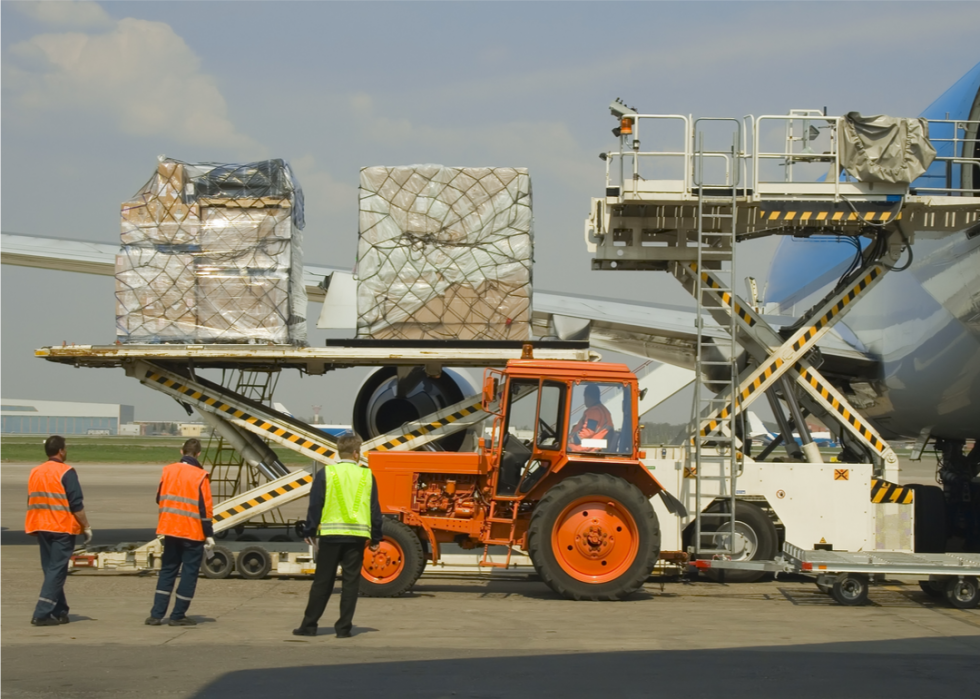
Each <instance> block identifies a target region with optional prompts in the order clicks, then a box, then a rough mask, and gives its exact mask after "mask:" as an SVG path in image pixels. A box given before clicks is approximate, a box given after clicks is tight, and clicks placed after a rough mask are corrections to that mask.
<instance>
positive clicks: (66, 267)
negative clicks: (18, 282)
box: [0, 233, 353, 327]
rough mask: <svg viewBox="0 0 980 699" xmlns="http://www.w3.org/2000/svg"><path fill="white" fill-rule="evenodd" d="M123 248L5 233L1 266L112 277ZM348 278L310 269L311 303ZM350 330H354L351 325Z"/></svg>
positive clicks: (306, 272)
mask: <svg viewBox="0 0 980 699" xmlns="http://www.w3.org/2000/svg"><path fill="white" fill-rule="evenodd" d="M118 252H119V246H118V245H113V244H110V243H93V242H90V241H86V240H70V239H66V238H45V237H40V236H30V235H18V234H15V233H3V234H2V235H0V263H2V264H5V265H16V266H19V267H35V268H38V269H54V270H60V271H63V272H79V273H82V274H100V275H105V276H108V277H111V276H113V275H115V273H116V253H118ZM334 273H337V274H347V275H350V271H349V270H343V269H340V268H339V267H325V266H319V265H307V266H306V267H305V268H304V275H303V281H304V282H305V284H306V293H307V295H308V296H309V298H310V301H317V302H322V301H323V300H324V298H325V297H326V291H325V290H324V288H323V280H324V279H325V278H327V277H329V276H330V275H331V274H334ZM348 327H353V325H350V326H348Z"/></svg>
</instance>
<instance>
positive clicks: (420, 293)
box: [357, 165, 533, 340]
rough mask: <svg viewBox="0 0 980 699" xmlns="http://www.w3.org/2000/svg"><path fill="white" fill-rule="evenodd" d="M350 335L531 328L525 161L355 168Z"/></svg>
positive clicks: (514, 332)
mask: <svg viewBox="0 0 980 699" xmlns="http://www.w3.org/2000/svg"><path fill="white" fill-rule="evenodd" d="M359 229H360V238H359V241H358V254H357V315H358V319H357V335H358V337H362V338H373V339H405V340H432V339H441V340H447V339H459V340H523V339H529V338H530V336H531V264H532V256H533V232H532V211H531V179H530V177H529V176H528V173H527V170H526V169H524V168H504V167H501V168H467V167H443V166H440V165H414V166H407V167H369V168H364V169H362V170H361V182H360V216H359Z"/></svg>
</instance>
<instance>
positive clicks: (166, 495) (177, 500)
mask: <svg viewBox="0 0 980 699" xmlns="http://www.w3.org/2000/svg"><path fill="white" fill-rule="evenodd" d="M200 454H201V442H200V440H198V439H188V440H187V441H186V442H184V446H183V448H182V449H181V458H180V461H178V462H177V463H175V464H170V465H169V466H167V467H165V468H164V469H163V475H162V476H161V477H160V487H159V488H157V505H158V506H159V518H158V520H157V535H158V536H163V557H162V558H161V566H160V576H159V578H158V579H157V589H156V594H155V596H154V599H153V608H152V609H151V610H150V616H149V617H147V619H146V624H147V625H148V626H160V624H162V623H163V617H164V616H166V614H167V607H169V606H170V595H171V593H172V592H173V589H174V584H175V583H176V581H177V574H178V573H180V585H178V586H177V601H176V602H174V608H173V611H172V612H171V613H170V625H171V626H194V625H195V624H197V622H196V621H194V620H193V619H191V618H190V617H188V616H187V609H188V607H190V606H191V600H192V599H194V590H195V589H197V575H198V573H199V572H200V570H201V560H202V559H203V558H204V554H205V550H206V549H207V550H210V549H211V548H213V547H214V527H213V524H212V522H211V518H212V517H213V516H214V513H213V510H212V504H211V482H210V480H209V479H208V472H207V471H205V470H204V469H203V468H202V467H201V464H200V463H199V462H198V460H197V458H198V456H199V455H200Z"/></svg>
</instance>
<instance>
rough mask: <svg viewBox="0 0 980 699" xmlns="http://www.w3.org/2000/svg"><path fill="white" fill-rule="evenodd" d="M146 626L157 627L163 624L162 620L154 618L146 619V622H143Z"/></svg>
mask: <svg viewBox="0 0 980 699" xmlns="http://www.w3.org/2000/svg"><path fill="white" fill-rule="evenodd" d="M143 623H144V624H146V625H147V626H159V625H160V624H162V623H163V619H157V618H156V617H155V616H148V617H146V621H144V622H143Z"/></svg>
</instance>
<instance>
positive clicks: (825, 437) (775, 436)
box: [746, 410, 840, 449]
mask: <svg viewBox="0 0 980 699" xmlns="http://www.w3.org/2000/svg"><path fill="white" fill-rule="evenodd" d="M746 413H747V417H746V419H747V422H748V429H747V430H746V436H747V437H748V438H749V439H752V440H758V441H759V443H760V444H761V445H762V446H763V447H766V446H769V445H770V444H772V443H773V442H776V441H777V440H781V439H782V435H781V434H779V433H777V432H773V431H772V430H771V429H769V428H768V427H766V425H765V423H764V422H763V421H762V418H760V417H759V415H758V414H757V413H756V412H755V411H753V410H748V411H746ZM792 435H793V439H794V440H795V441H796V443H797V444H798V445H802V444H803V439H802V437H800V433H799V432H793V433H792ZM810 438H811V439H812V440H813V443H814V444H816V445H817V446H818V447H820V448H821V449H833V448H836V447H838V446H840V444H838V442H837V440H836V439H834V436H833V435H832V434H831V433H830V431H829V430H814V429H811V430H810Z"/></svg>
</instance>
